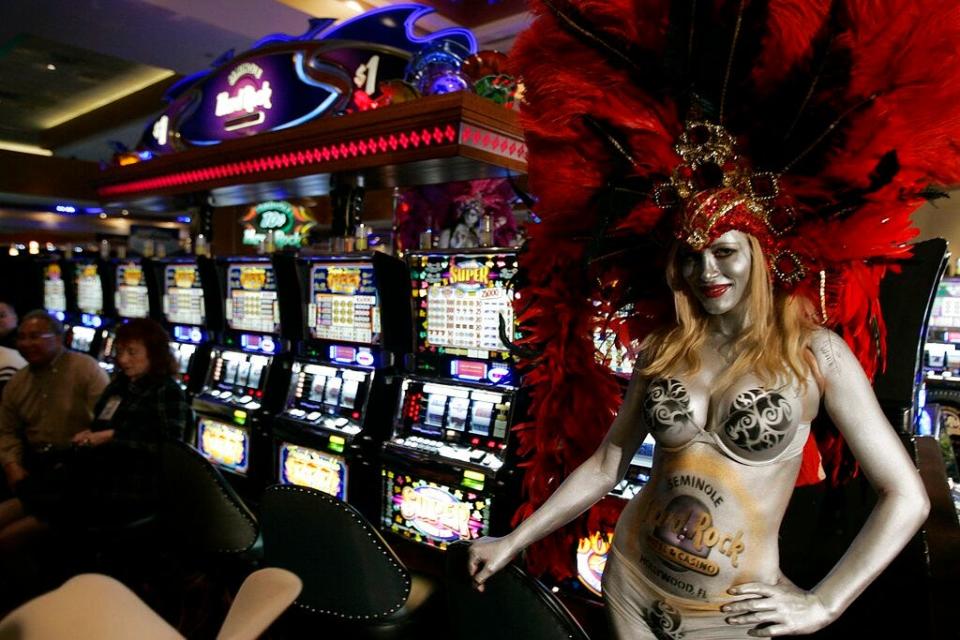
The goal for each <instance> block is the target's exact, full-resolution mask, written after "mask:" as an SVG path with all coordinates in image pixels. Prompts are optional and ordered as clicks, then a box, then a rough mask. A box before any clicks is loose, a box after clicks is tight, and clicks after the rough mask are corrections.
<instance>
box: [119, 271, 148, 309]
mask: <svg viewBox="0 0 960 640" xmlns="http://www.w3.org/2000/svg"><path fill="white" fill-rule="evenodd" d="M116 284H117V288H116V296H115V297H116V300H117V315H119V316H120V317H121V318H146V317H147V316H148V315H150V299H149V297H148V296H147V278H146V276H145V275H144V273H143V265H141V264H139V263H137V262H127V263H124V264H121V265H118V266H117V283H116Z"/></svg>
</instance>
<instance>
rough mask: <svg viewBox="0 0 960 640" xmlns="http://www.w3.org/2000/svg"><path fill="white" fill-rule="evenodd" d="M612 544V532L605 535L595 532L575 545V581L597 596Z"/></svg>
mask: <svg viewBox="0 0 960 640" xmlns="http://www.w3.org/2000/svg"><path fill="white" fill-rule="evenodd" d="M612 544H613V532H612V531H610V532H608V533H606V534H602V533H600V532H599V531H597V532H596V533H594V534H593V535H591V536H590V537H589V538H580V543H579V544H578V545H577V579H578V580H580V582H581V583H583V586H585V587H586V588H587V589H589V590H590V591H591V592H592V593H593V594H594V595H597V596H599V595H600V582H601V579H602V578H603V570H604V568H605V567H606V566H607V554H608V553H609V552H610V546H611V545H612Z"/></svg>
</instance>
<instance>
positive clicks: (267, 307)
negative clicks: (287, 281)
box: [227, 262, 280, 333]
mask: <svg viewBox="0 0 960 640" xmlns="http://www.w3.org/2000/svg"><path fill="white" fill-rule="evenodd" d="M227 324H228V325H229V326H230V328H231V329H234V330H236V331H257V332H260V333H280V307H279V306H278V304H277V279H276V275H275V274H274V271H273V265H271V264H270V263H267V262H254V263H249V264H229V265H228V266H227Z"/></svg>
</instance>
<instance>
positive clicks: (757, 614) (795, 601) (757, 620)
mask: <svg viewBox="0 0 960 640" xmlns="http://www.w3.org/2000/svg"><path fill="white" fill-rule="evenodd" d="M729 593H731V594H732V595H737V596H752V597H749V598H746V599H744V600H738V601H737V602H731V603H730V604H726V605H724V606H723V607H722V609H721V610H722V611H723V612H724V613H729V614H731V615H730V616H728V617H727V623H728V624H731V625H753V626H754V628H753V629H751V630H750V631H749V632H748V633H749V634H750V635H752V636H756V637H758V638H769V637H774V636H783V635H802V634H807V633H813V632H814V631H816V630H818V629H822V628H823V627H825V626H827V625H828V624H830V623H831V622H832V621H833V617H832V616H831V615H830V612H829V611H828V610H827V608H826V607H825V606H824V604H823V602H821V601H820V598H819V597H817V595H816V594H814V593H812V592H810V591H805V590H804V589H801V588H799V587H797V586H796V585H795V584H793V583H792V582H790V581H789V580H786V579H784V580H782V581H781V582H779V583H777V584H765V583H762V582H746V583H744V584H740V585H737V586H735V587H733V588H731V589H730V590H729ZM761 624H762V625H764V626H763V627H760V628H756V627H757V625H761Z"/></svg>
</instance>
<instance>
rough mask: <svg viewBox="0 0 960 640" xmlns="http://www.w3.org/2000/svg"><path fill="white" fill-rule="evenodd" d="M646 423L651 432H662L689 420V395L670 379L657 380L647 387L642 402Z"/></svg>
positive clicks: (684, 388)
mask: <svg viewBox="0 0 960 640" xmlns="http://www.w3.org/2000/svg"><path fill="white" fill-rule="evenodd" d="M643 410H644V412H645V413H646V414H647V422H648V424H649V425H650V428H651V429H653V430H662V429H666V428H668V427H671V426H673V425H675V424H677V423H682V422H687V421H689V420H690V418H691V416H690V394H689V393H688V392H687V388H686V387H684V386H683V384H682V383H680V382H679V381H677V380H673V379H671V378H657V379H656V380H653V381H651V382H650V384H649V385H648V386H647V395H646V397H645V398H644V400H643Z"/></svg>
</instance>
